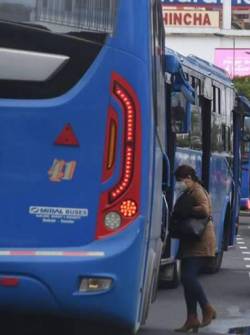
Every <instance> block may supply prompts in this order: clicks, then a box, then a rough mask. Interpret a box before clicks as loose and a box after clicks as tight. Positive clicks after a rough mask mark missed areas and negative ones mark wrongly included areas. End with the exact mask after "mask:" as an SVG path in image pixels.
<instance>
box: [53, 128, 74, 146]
mask: <svg viewBox="0 0 250 335" xmlns="http://www.w3.org/2000/svg"><path fill="white" fill-rule="evenodd" d="M55 144H57V145H69V146H79V142H78V139H77V137H76V135H75V133H74V131H73V128H72V126H71V124H70V123H68V124H66V126H65V127H64V128H63V130H62V132H61V133H60V134H59V136H58V137H57V139H56V140H55Z"/></svg>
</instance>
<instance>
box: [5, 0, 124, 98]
mask: <svg viewBox="0 0 250 335" xmlns="http://www.w3.org/2000/svg"><path fill="white" fill-rule="evenodd" d="M117 2H118V0H0V56H1V58H2V59H3V56H4V60H5V62H6V64H7V68H6V69H5V74H6V75H3V74H1V73H0V98H7V99H43V98H45V99H46V98H54V97H57V96H60V95H62V94H64V93H66V92H67V91H68V90H70V89H71V88H72V87H73V86H74V85H75V84H76V83H77V82H78V81H79V80H80V79H81V78H82V77H83V75H84V74H85V73H86V71H87V70H88V69H89V68H90V67H91V65H92V64H93V62H94V61H95V59H96V57H97V56H98V54H99V53H100V51H101V49H102V47H103V46H104V45H105V42H106V41H107V38H108V37H109V36H110V35H111V34H112V33H113V31H114V26H115V16H116V5H117ZM8 55H11V56H13V55H14V56H13V57H12V58H11V57H9V56H8ZM39 57H40V59H46V61H44V62H43V65H41V63H40V62H38V61H37V59H38V58H39ZM53 57H57V58H58V57H59V58H60V57H63V59H65V60H67V61H65V62H63V63H62V66H60V65H58V66H57V67H55V66H54V65H53V66H52V65H51V64H52V63H53V59H54V58H53ZM37 62H38V63H39V66H36V65H34V64H37ZM29 63H31V64H33V65H34V66H35V70H36V71H30V72H29V71H24V66H23V64H26V65H27V66H29ZM51 66H52V70H51V71H50V70H49V69H50V68H51ZM47 73H49V74H48V75H47Z"/></svg>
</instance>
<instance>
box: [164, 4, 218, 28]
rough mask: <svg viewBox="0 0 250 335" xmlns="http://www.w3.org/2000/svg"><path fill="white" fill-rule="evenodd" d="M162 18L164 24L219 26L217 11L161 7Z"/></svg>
mask: <svg viewBox="0 0 250 335" xmlns="http://www.w3.org/2000/svg"><path fill="white" fill-rule="evenodd" d="M163 19H164V24H165V26H168V27H171V26H174V27H176V26H182V27H205V28H218V27H219V21H220V18H219V12H217V11H197V10H195V11H193V10H173V9H168V8H167V7H164V8H163Z"/></svg>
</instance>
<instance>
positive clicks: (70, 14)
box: [0, 0, 148, 328]
mask: <svg viewBox="0 0 250 335" xmlns="http://www.w3.org/2000/svg"><path fill="white" fill-rule="evenodd" d="M121 3H122V5H120V6H118V1H115V0H109V1H95V0H92V1H85V0H83V1H59V0H55V1H53V0H50V1H42V0H41V1H39V0H38V1H35V0H34V1H30V2H29V3H28V2H27V1H22V0H19V1H18V0H16V1H5V5H3V4H2V5H1V4H0V19H1V20H0V25H1V29H0V43H1V45H0V62H1V64H3V66H2V68H3V71H2V72H1V74H0V98H1V99H0V128H1V129H0V134H1V147H0V148H1V149H0V159H1V164H0V185H1V187H0V203H1V216H0V230H1V233H0V263H1V267H0V268H1V270H0V297H1V299H0V306H1V308H2V309H4V310H16V311H22V312H25V311H27V312H30V311H32V312H37V313H41V312H45V313H48V312H51V313H55V314H62V315H73V316H81V317H83V318H88V319H99V320H111V321H114V320H115V321H116V322H118V323H119V324H124V325H126V326H128V327H130V328H135V325H136V324H137V322H138V318H139V317H138V315H139V308H140V301H141V290H140V288H141V287H142V282H143V275H144V270H145V266H144V264H145V261H146V257H147V256H146V251H145V250H146V247H145V241H144V239H145V233H144V230H145V219H144V217H143V215H141V208H142V199H141V194H142V187H146V186H145V184H146V181H142V178H141V169H142V154H141V147H142V139H141V137H142V136H141V128H142V114H141V110H142V108H144V110H145V115H147V110H146V108H145V105H146V103H147V102H146V101H147V99H145V101H144V102H142V101H141V100H142V99H141V98H142V96H143V95H145V86H144V85H143V84H142V83H143V82H146V80H145V78H144V77H143V76H145V73H146V71H145V72H143V71H142V69H143V67H142V63H143V62H142V61H140V60H138V59H139V58H138V57H136V55H132V54H131V55H130V54H129V52H128V53H127V54H126V53H125V52H124V51H123V50H120V49H119V47H118V48H116V47H115V40H116V41H118V42H119V29H120V30H121V26H120V25H119V21H118V19H117V17H118V16H119V17H122V14H121V8H122V7H123V9H124V8H125V7H126V4H125V1H124V2H121ZM131 3H132V2H131ZM130 6H132V5H130ZM136 6H137V5H136ZM1 7H2V8H1ZM115 23H116V25H117V26H115ZM115 27H116V29H117V30H116V31H115ZM115 34H117V35H116V36H115ZM113 35H114V37H113ZM124 36H125V33H124ZM122 37H123V35H122ZM128 39H129V36H128ZM127 42H128V41H126V39H124V46H125V47H126V43H127ZM129 43H131V40H130V41H129ZM118 44H119V43H118ZM121 45H122V44H121ZM139 65H140V67H139ZM138 69H139V70H140V72H139V70H138ZM146 145H148V143H146ZM144 173H147V167H145V172H144ZM142 184H144V186H143V185H142ZM144 193H145V195H146V196H147V194H146V192H145V191H144ZM144 206H145V204H144Z"/></svg>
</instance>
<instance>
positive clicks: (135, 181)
mask: <svg viewBox="0 0 250 335" xmlns="http://www.w3.org/2000/svg"><path fill="white" fill-rule="evenodd" d="M111 94H112V96H113V98H114V99H115V100H116V101H117V102H118V104H119V106H120V109H121V111H122V118H121V119H122V122H121V124H119V123H118V114H117V112H116V111H115V108H114V107H113V106H110V107H109V112H108V121H107V127H106V144H105V155H104V164H103V178H102V181H103V183H104V182H106V181H107V180H108V179H109V178H110V177H112V176H113V173H114V169H115V164H118V162H120V175H119V179H118V182H116V183H114V185H113V186H112V187H111V188H110V189H108V190H107V191H105V192H103V193H102V194H101V199H100V206H99V213H98V223H97V234H96V237H97V238H102V237H106V236H109V235H111V234H114V233H117V232H118V231H120V230H122V229H124V228H125V227H126V226H127V225H128V224H130V223H132V222H133V220H134V219H135V218H136V217H137V216H138V214H139V210H140V185H141V121H140V104H139V101H138V98H137V95H136V93H135V91H134V90H133V88H132V87H131V85H130V84H129V83H128V82H127V81H126V80H125V79H124V78H122V77H121V76H120V75H118V74H116V73H113V75H112V82H111ZM119 134H122V147H121V148H117V146H118V141H117V139H118V135H119ZM117 153H119V154H120V155H121V156H120V157H116V154H117ZM118 158H119V159H118Z"/></svg>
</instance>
